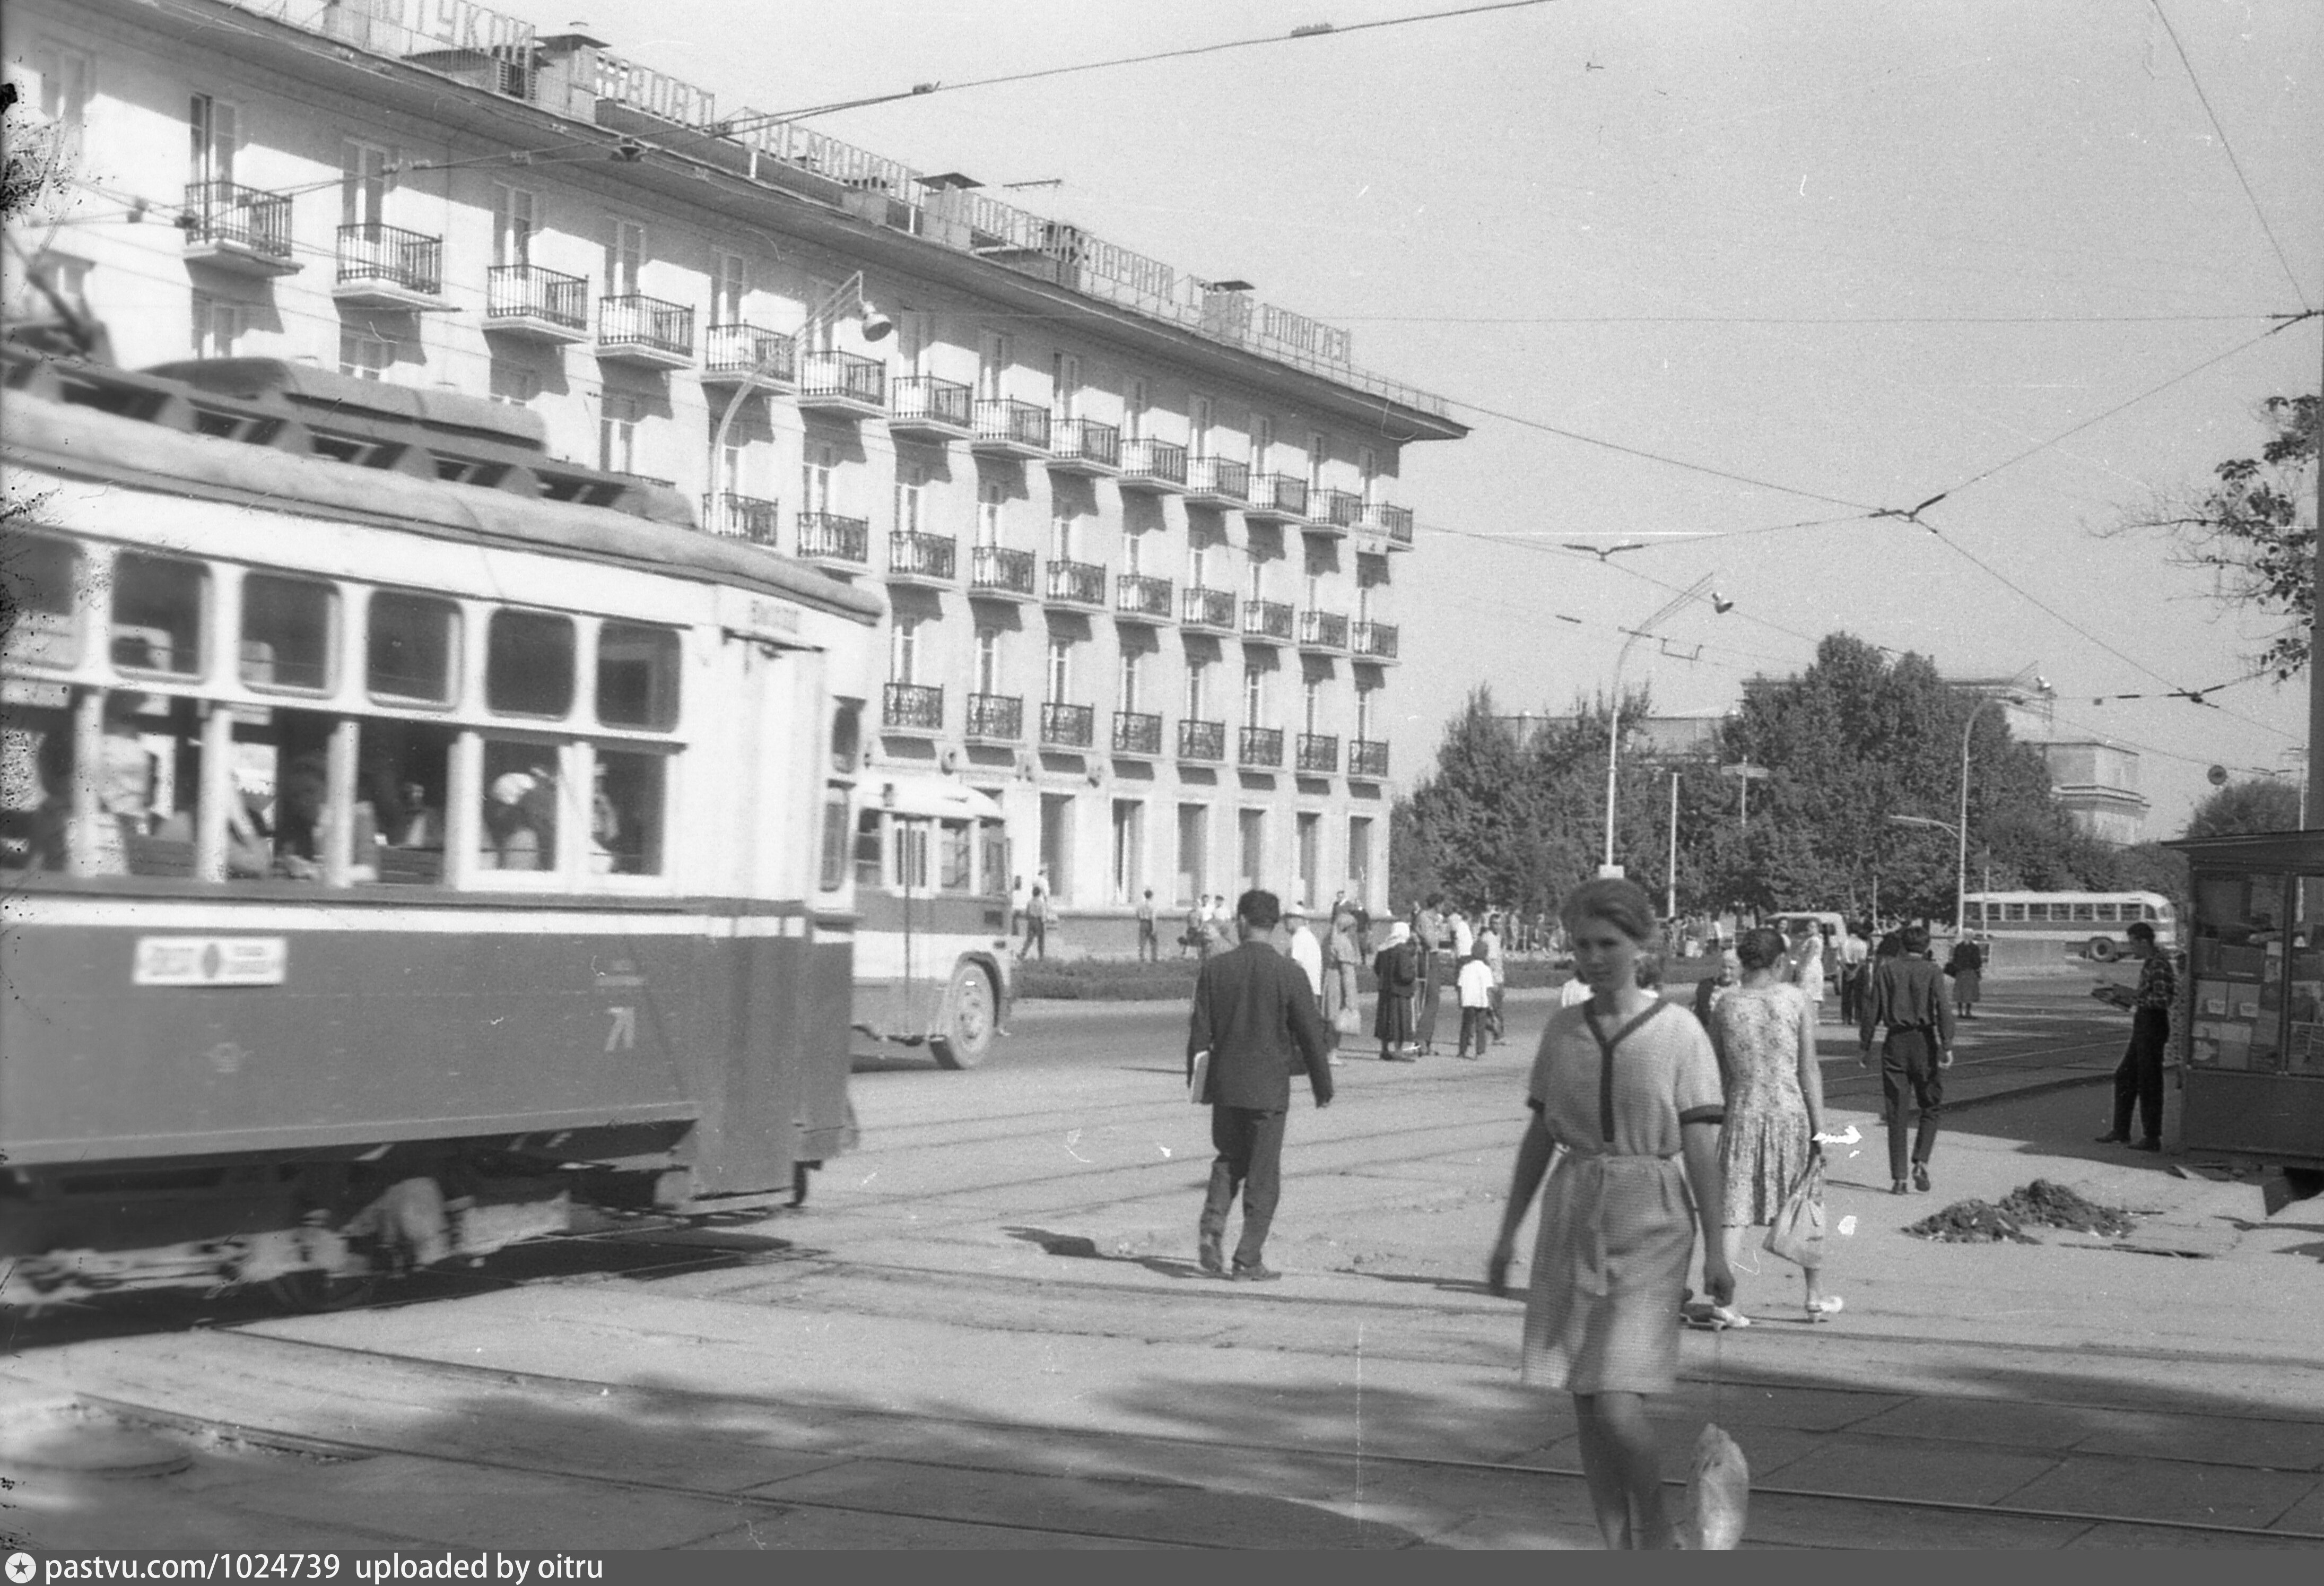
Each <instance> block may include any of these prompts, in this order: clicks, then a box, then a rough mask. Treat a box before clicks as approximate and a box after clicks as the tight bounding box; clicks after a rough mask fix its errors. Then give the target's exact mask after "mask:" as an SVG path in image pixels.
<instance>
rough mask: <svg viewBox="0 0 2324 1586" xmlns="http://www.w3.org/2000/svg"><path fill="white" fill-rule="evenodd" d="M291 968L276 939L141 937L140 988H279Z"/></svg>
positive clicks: (134, 979) (135, 977) (136, 980)
mask: <svg viewBox="0 0 2324 1586" xmlns="http://www.w3.org/2000/svg"><path fill="white" fill-rule="evenodd" d="M290 964H291V949H290V946H289V945H288V943H287V942H286V941H285V940H284V939H283V938H282V937H281V936H140V937H138V938H137V962H136V967H135V968H134V970H133V971H132V972H131V975H130V982H131V983H132V984H134V985H140V986H279V985H281V983H282V979H283V976H284V974H285V973H287V972H288V970H289V968H290Z"/></svg>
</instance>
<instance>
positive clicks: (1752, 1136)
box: [1711, 982, 1814, 1228]
mask: <svg viewBox="0 0 2324 1586" xmlns="http://www.w3.org/2000/svg"><path fill="white" fill-rule="evenodd" d="M1813 1018H1814V1010H1813V1009H1812V1007H1811V1006H1810V1005H1809V1002H1808V1000H1807V998H1806V997H1805V996H1804V995H1803V993H1802V992H1801V991H1800V988H1799V987H1797V986H1792V985H1784V984H1782V983H1781V982H1778V983H1776V984H1774V985H1766V986H1738V987H1737V988H1735V989H1734V990H1732V991H1729V992H1728V994H1727V995H1725V996H1724V997H1721V998H1720V999H1719V1000H1718V1001H1717V1003H1715V1004H1714V1005H1713V1006H1712V1008H1711V1025H1712V1027H1713V1029H1714V1031H1715V1033H1716V1036H1717V1038H1718V1041H1719V1050H1720V1055H1721V1056H1723V1057H1724V1058H1725V1064H1724V1067H1725V1069H1726V1074H1727V1123H1726V1126H1725V1127H1724V1128H1723V1129H1721V1130H1720V1133H1719V1176H1720V1179H1721V1181H1722V1182H1723V1183H1724V1184H1725V1185H1726V1189H1727V1208H1726V1219H1725V1221H1726V1223H1727V1226H1728V1227H1729V1228H1751V1227H1758V1226H1764V1225H1766V1224H1768V1223H1772V1222H1775V1213H1777V1212H1778V1211H1779V1210H1781V1209H1782V1207H1783V1204H1784V1196H1785V1195H1787V1194H1791V1192H1792V1185H1794V1184H1795V1183H1797V1182H1798V1180H1799V1176H1800V1175H1801V1174H1802V1173H1803V1171H1805V1170H1806V1167H1807V1165H1808V1103H1807V1098H1806V1097H1805V1096H1803V1095H1802V1094H1801V1093H1800V1026H1801V1023H1802V1021H1803V1020H1809V1019H1813ZM1811 1028H1812V1026H1811Z"/></svg>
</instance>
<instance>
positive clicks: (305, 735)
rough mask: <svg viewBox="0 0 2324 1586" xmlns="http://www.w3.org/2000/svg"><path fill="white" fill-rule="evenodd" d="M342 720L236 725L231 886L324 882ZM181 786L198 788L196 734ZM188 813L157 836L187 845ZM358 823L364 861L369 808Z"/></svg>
mask: <svg viewBox="0 0 2324 1586" xmlns="http://www.w3.org/2000/svg"><path fill="white" fill-rule="evenodd" d="M337 724H338V718H337V717H336V716H328V715H321V714H319V713H317V712H313V711H303V710H269V711H267V712H265V713H264V719H263V720H262V721H249V722H237V723H236V724H235V741H234V750H233V755H234V773H233V778H232V782H233V787H232V791H231V795H230V800H229V802H228V803H227V805H226V879H227V880H228V881H263V880H266V879H268V878H270V877H272V878H276V879H281V880H288V881H318V880H320V879H321V877H322V873H323V869H322V862H323V848H324V844H325V841H326V828H327V818H328V814H329V806H330V739H331V733H332V731H333V729H334V728H336V727H337ZM180 742H181V743H182V744H183V746H184V747H183V750H182V752H181V755H180V760H181V770H180V773H179V780H180V783H181V785H183V786H186V787H188V788H192V787H195V786H198V780H199V775H200V771H199V762H200V752H199V748H198V741H197V739H196V737H195V734H194V733H192V732H190V731H189V732H188V733H185V734H183V735H182V737H181V739H180ZM190 806H191V800H189V801H188V807H187V808H185V809H184V810H183V811H182V812H181V813H180V814H179V815H177V816H172V817H171V819H170V820H168V821H165V822H163V823H162V824H161V826H160V827H158V828H156V830H157V833H158V834H162V835H166V836H168V837H170V838H171V839H173V840H181V841H185V842H187V843H188V844H189V845H190V843H191V840H192V838H193V836H194V819H193V811H192V808H191V807H190ZM361 812H362V818H361V819H360V820H359V821H358V822H357V827H358V829H357V831H356V833H355V835H356V837H357V838H358V839H359V841H358V843H357V844H356V848H355V853H356V855H357V856H358V858H360V857H361V856H363V855H364V854H366V853H369V851H370V850H371V849H372V848H373V847H374V846H375V832H376V822H375V820H374V816H373V815H372V812H371V806H370V805H369V804H368V803H365V804H363V805H362V806H361Z"/></svg>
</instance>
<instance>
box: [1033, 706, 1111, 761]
mask: <svg viewBox="0 0 2324 1586" xmlns="http://www.w3.org/2000/svg"><path fill="white" fill-rule="evenodd" d="M1095 742H1097V712H1096V711H1095V710H1094V709H1093V708H1092V707H1091V706H1089V705H1059V704H1057V703H1056V702H1055V701H1051V702H1050V703H1048V704H1047V705H1043V706H1042V707H1041V746H1042V747H1043V748H1045V749H1087V748H1089V747H1090V746H1091V745H1092V744H1093V743H1095Z"/></svg>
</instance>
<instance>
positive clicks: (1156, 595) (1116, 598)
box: [1113, 573, 1170, 622]
mask: <svg viewBox="0 0 2324 1586" xmlns="http://www.w3.org/2000/svg"><path fill="white" fill-rule="evenodd" d="M1113 609H1114V611H1115V613H1117V614H1118V615H1120V616H1125V617H1143V618H1145V619H1146V620H1147V621H1148V622H1168V621H1169V620H1170V580H1169V579H1167V578H1149V577H1148V576H1146V575H1145V574H1143V573H1124V574H1123V575H1122V576H1120V577H1119V578H1116V579H1115V580H1114V581H1113Z"/></svg>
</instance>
